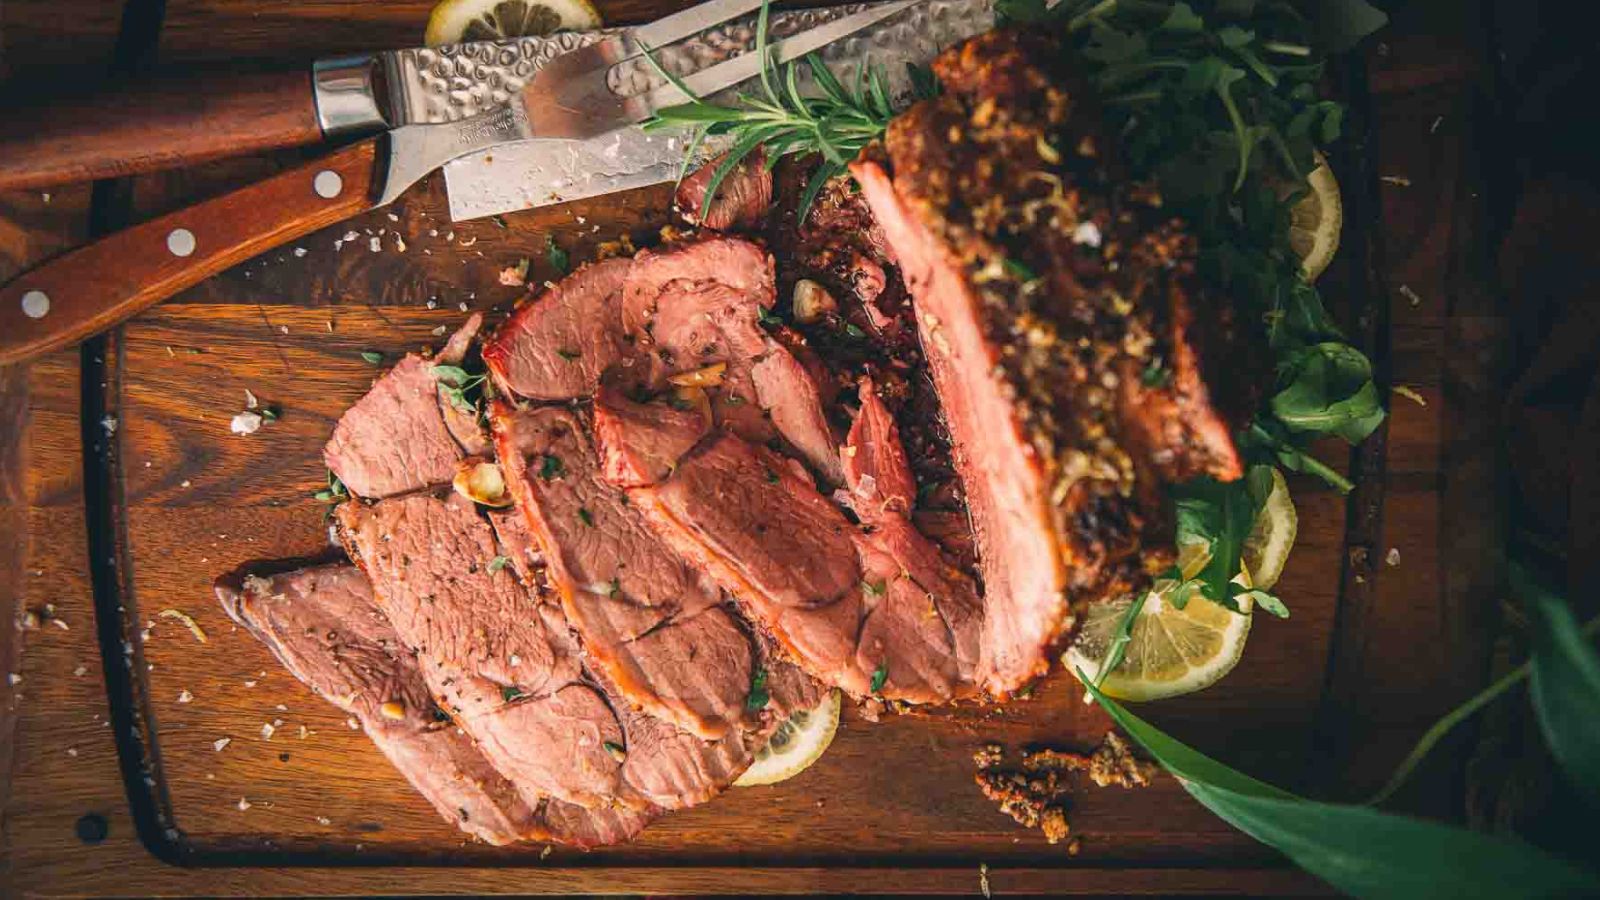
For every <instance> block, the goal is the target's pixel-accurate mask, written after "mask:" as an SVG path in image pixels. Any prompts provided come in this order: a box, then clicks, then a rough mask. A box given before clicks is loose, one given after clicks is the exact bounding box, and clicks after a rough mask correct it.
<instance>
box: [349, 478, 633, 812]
mask: <svg viewBox="0 0 1600 900" xmlns="http://www.w3.org/2000/svg"><path fill="white" fill-rule="evenodd" d="M337 518H338V521H339V524H340V528H341V530H342V533H343V539H344V542H345V547H346V549H347V550H349V552H350V555H351V558H352V559H354V560H356V561H357V562H358V563H359V564H360V565H361V567H362V569H363V570H364V571H365V572H366V573H367V576H368V577H369V578H371V579H372V583H373V587H374V592H375V594H376V596H377V598H378V604H379V607H380V608H381V609H382V610H383V611H384V613H385V615H386V616H387V617H388V618H389V621H390V622H392V623H393V624H394V627H395V631H396V632H397V633H398V634H399V635H400V637H401V640H403V641H404V642H405V644H406V645H407V646H408V647H410V648H411V649H412V650H414V651H415V652H416V654H417V660H418V663H419V665H420V666H421V668H422V671H423V674H424V676H425V677H426V678H427V681H428V685H429V687H430V688H431V689H432V690H433V693H434V696H435V697H436V698H438V699H439V701H440V702H441V704H443V706H444V707H445V710H446V711H447V712H448V713H450V714H451V716H452V717H454V718H455V720H456V721H457V722H458V723H459V724H460V725H461V726H462V728H464V729H465V730H466V731H467V733H468V734H470V735H472V737H473V738H474V739H475V740H477V742H478V744H479V746H480V747H482V748H483V751H484V753H485V754H486V755H487V756H488V757H489V759H490V761H491V762H492V763H493V764H494V766H495V768H497V769H499V770H500V771H502V772H504V773H505V774H506V776H507V777H509V778H510V779H511V780H512V781H513V782H515V783H516V784H517V785H518V786H519V787H522V788H524V789H525V790H533V791H536V792H537V794H538V795H545V796H552V797H557V798H559V799H562V800H565V801H567V802H570V803H576V804H578V805H580V806H585V807H590V808H594V807H600V806H606V805H610V803H611V801H612V799H613V798H615V797H617V796H618V795H619V794H620V793H621V791H620V783H619V779H620V768H621V767H620V765H619V764H618V763H617V761H616V760H615V759H613V758H612V756H611V754H610V753H609V752H607V750H606V748H605V743H606V742H607V741H611V742H613V743H615V742H617V741H618V740H620V737H621V731H620V727H619V726H618V724H617V722H616V720H615V717H614V716H613V715H612V713H611V710H610V709H609V707H607V705H606V703H605V702H604V700H603V699H602V698H601V697H600V696H599V695H598V694H597V693H596V692H595V691H594V690H593V689H591V688H589V687H586V686H583V685H579V684H576V682H577V681H578V678H579V674H580V661H579V651H578V647H577V645H576V643H575V642H574V641H573V640H572V638H571V636H570V635H569V634H568V632H567V629H566V625H565V622H564V621H563V620H562V617H561V613H560V611H559V610H558V609H555V608H554V607H551V606H548V605H546V604H541V603H539V602H537V600H535V599H534V597H533V596H531V595H530V594H529V592H528V591H527V590H526V589H525V588H524V587H523V586H522V585H520V584H519V583H518V582H517V580H516V578H515V576H514V575H513V573H511V572H508V571H506V569H504V568H499V569H496V568H495V567H493V566H491V565H490V563H491V562H492V561H493V560H494V559H495V558H496V557H498V556H501V555H502V552H501V547H500V545H499V544H498V543H497V542H496V541H495V538H494V533H493V531H492V530H491V528H490V527H489V524H488V523H487V522H485V521H484V520H483V519H482V518H481V517H479V516H478V514H477V512H476V511H475V510H474V509H473V507H472V504H471V503H470V502H468V501H466V500H465V499H463V498H461V497H460V496H459V495H456V494H450V495H448V496H446V497H443V498H441V497H439V496H436V495H434V494H431V493H419V494H411V495H407V496H404V497H397V498H392V499H389V500H385V501H381V502H379V503H376V504H371V505H368V504H364V503H359V502H350V503H346V504H344V505H343V506H341V507H339V509H338V512H337ZM552 741H554V742H555V745H556V746H560V747H562V752H561V753H560V754H551V753H550V752H549V749H550V745H551V742H552Z"/></svg>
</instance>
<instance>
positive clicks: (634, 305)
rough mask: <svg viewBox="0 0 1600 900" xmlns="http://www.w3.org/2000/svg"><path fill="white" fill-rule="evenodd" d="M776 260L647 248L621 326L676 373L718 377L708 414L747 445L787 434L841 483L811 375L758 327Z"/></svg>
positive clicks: (694, 248)
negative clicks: (710, 370)
mask: <svg viewBox="0 0 1600 900" xmlns="http://www.w3.org/2000/svg"><path fill="white" fill-rule="evenodd" d="M772 265H773V263H772V257H771V256H769V255H768V254H767V253H766V252H765V251H763V250H762V249H761V248H760V247H758V246H756V245H755V244H752V243H750V242H748V241H741V240H736V239H732V238H717V239H711V240H702V241H695V242H691V243H682V244H674V245H670V246H668V247H665V248H663V249H661V250H644V251H641V252H640V253H639V255H638V256H636V257H635V258H634V263H633V268H632V269H631V270H630V271H629V273H628V280H627V284H626V286H625V287H624V289H623V325H624V327H625V328H626V329H627V330H628V331H629V332H630V333H632V334H634V335H636V336H638V346H640V347H641V348H642V349H644V350H646V351H648V352H649V353H650V355H651V357H652V358H653V359H654V360H655V363H656V365H657V366H658V367H660V368H661V369H663V370H664V371H666V372H670V373H680V374H682V373H691V372H698V371H704V370H705V369H706V367H707V366H721V369H720V370H719V371H717V374H716V380H717V382H718V383H717V384H716V385H715V387H716V390H714V391H708V393H710V394H711V402H712V411H713V413H714V415H715V417H716V421H717V423H718V424H719V425H722V426H724V427H726V428H728V429H730V430H732V431H733V432H734V433H736V434H738V435H740V436H741V437H744V438H745V439H746V440H750V441H754V442H757V443H766V442H767V441H769V440H771V439H772V438H773V437H775V436H781V437H782V438H783V439H784V440H786V441H788V443H789V444H790V445H791V446H792V447H794V449H795V450H796V451H797V452H798V453H799V455H800V456H801V458H802V459H804V460H805V462H806V463H807V464H808V465H810V466H811V467H812V468H813V469H814V470H815V471H816V472H817V474H818V475H819V476H820V477H821V478H822V479H823V480H824V481H825V482H827V483H829V484H837V483H838V482H839V479H840V478H841V477H842V476H841V473H840V470H839V459H838V455H837V450H836V445H835V442H834V438H833V433H832V431H831V429H830V428H829V427H828V422H827V419H826V416H825V415H824V413H823V411H822V409H821V408H820V402H821V393H820V389H819V387H818V386H817V384H816V383H815V380H814V376H813V375H812V373H810V372H808V371H807V370H806V368H805V367H804V366H802V365H800V364H798V362H797V361H796V360H795V359H794V357H793V354H792V353H791V352H790V350H789V349H788V348H787V347H785V346H784V345H783V344H781V343H779V342H778V341H776V340H775V339H774V338H773V337H772V336H771V335H769V334H768V333H767V332H766V330H765V329H763V328H762V327H761V324H760V322H761V319H762V318H763V317H764V316H766V315H767V314H768V312H769V311H770V310H771V308H772V304H773V299H774V296H773V290H774V288H773V268H772Z"/></svg>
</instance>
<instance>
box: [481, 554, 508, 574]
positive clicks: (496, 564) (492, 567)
mask: <svg viewBox="0 0 1600 900" xmlns="http://www.w3.org/2000/svg"><path fill="white" fill-rule="evenodd" d="M509 565H511V557H509V556H496V557H495V558H494V559H491V560H489V565H488V567H487V568H488V570H489V574H491V575H492V574H494V573H495V572H498V571H500V570H501V569H504V568H505V567H506V566H509Z"/></svg>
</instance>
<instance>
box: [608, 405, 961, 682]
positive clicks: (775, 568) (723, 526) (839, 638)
mask: <svg viewBox="0 0 1600 900" xmlns="http://www.w3.org/2000/svg"><path fill="white" fill-rule="evenodd" d="M880 424H881V423H880ZM878 438H881V439H883V440H886V441H896V440H897V437H896V435H895V434H894V432H893V429H892V427H890V428H883V429H881V430H880V431H879V433H878V434H877V435H876V436H875V437H874V439H878ZM867 439H868V438H867V437H866V430H862V431H861V432H860V433H859V434H858V435H857V436H856V439H855V440H856V444H857V446H860V445H861V444H862V443H864V442H865V441H866V440H867ZM856 456H857V457H858V458H861V459H862V466H861V467H859V468H857V469H855V470H854V475H853V476H852V477H853V478H854V484H855V488H856V489H857V490H859V491H861V494H860V495H861V496H863V497H866V496H870V497H871V498H872V499H873V501H874V505H873V506H872V509H873V512H872V514H871V515H872V516H873V517H874V518H871V519H868V518H863V521H864V522H866V523H867V525H868V526H869V527H866V528H863V527H861V526H858V525H857V524H855V523H853V522H851V521H850V520H849V519H848V518H846V516H845V515H844V513H843V512H841V511H840V509H839V508H838V507H836V506H834V505H833V504H832V503H831V502H830V501H829V500H828V499H826V498H824V497H823V496H822V495H821V494H819V493H818V492H817V490H816V487H815V486H814V485H813V483H812V480H811V478H810V476H809V475H808V474H807V473H806V472H805V471H804V470H803V469H801V468H800V467H799V466H798V465H796V464H795V463H794V462H793V461H792V460H789V459H787V458H785V457H783V456H781V455H779V454H777V453H775V452H773V451H771V450H769V449H767V448H765V447H762V446H759V445H754V444H751V443H749V442H747V441H745V440H744V439H742V438H740V437H739V436H737V435H734V434H731V433H720V434H713V435H711V436H709V437H707V438H706V439H705V440H704V441H702V442H701V443H700V444H699V445H698V446H697V447H696V448H695V449H694V450H692V451H690V452H689V453H688V454H687V455H685V456H684V457H683V458H681V459H679V460H678V461H677V463H676V465H674V466H673V467H672V471H671V474H670V475H669V476H668V477H667V478H666V479H665V480H664V481H662V482H660V483H658V484H654V485H650V486H646V487H635V488H631V489H630V490H629V491H628V496H629V497H630V499H631V500H632V505H633V506H635V507H637V508H638V509H640V510H642V511H643V512H644V514H645V516H646V517H647V518H648V520H649V521H650V523H651V524H652V525H653V526H654V527H655V528H656V530H657V531H658V532H659V533H660V534H661V536H662V537H663V538H665V539H666V540H667V541H668V542H669V543H670V544H671V545H672V546H673V547H674V548H676V549H677V551H678V552H679V553H680V554H682V555H683V556H684V557H685V558H687V559H690V560H693V561H695V562H696V563H698V564H699V565H701V566H703V567H704V568H705V570H706V571H709V572H711V573H712V574H713V575H714V576H715V577H716V578H717V579H718V580H719V581H720V582H722V584H723V586H724V588H726V589H727V590H728V591H729V592H730V593H732V594H733V595H734V596H735V597H736V598H737V599H738V600H739V602H740V604H741V606H742V607H743V608H744V609H745V610H746V611H747V612H748V613H749V615H750V616H751V617H752V618H753V619H754V620H755V621H756V622H757V623H759V624H760V626H761V627H762V628H763V629H765V630H766V631H767V632H768V633H770V634H771V635H772V636H773V637H774V638H775V639H776V640H777V641H778V642H779V644H781V645H782V646H783V648H784V649H785V650H786V651H787V652H788V653H789V654H790V655H791V656H792V657H793V658H794V659H795V660H796V661H797V662H798V663H799V664H800V665H801V666H802V667H803V668H805V669H806V670H807V671H808V672H810V673H811V674H812V675H814V676H816V677H817V678H818V679H820V680H821V681H823V682H824V683H825V684H831V685H835V686H838V687H841V688H843V689H845V690H846V691H849V692H851V693H853V694H856V695H858V696H859V695H867V694H879V695H882V696H884V697H889V698H892V699H899V700H905V701H907V702H913V703H928V702H939V701H944V700H950V699H954V698H958V697H965V696H970V695H972V694H973V693H974V692H975V690H976V683H975V681H974V678H973V676H974V673H975V671H976V667H977V663H978V658H977V639H978V633H979V632H978V627H979V617H980V614H981V610H980V607H979V603H978V598H977V593H976V590H975V588H974V586H973V584H972V582H971V581H970V580H969V579H967V578H966V577H965V576H964V575H962V573H961V572H960V571H959V570H957V569H956V568H955V567H954V566H952V565H950V564H949V563H948V562H946V561H945V560H944V559H943V558H942V557H941V555H940V553H939V551H938V550H937V549H936V548H935V547H934V546H933V545H932V544H931V543H930V542H929V541H928V540H927V539H926V538H924V537H922V535H920V534H918V533H917V532H916V530H915V529H914V528H912V527H911V524H910V522H909V520H908V519H907V518H906V517H905V512H906V507H905V506H904V505H903V504H904V501H905V500H906V499H907V498H905V497H903V496H900V497H898V498H897V499H898V500H899V501H901V502H900V505H898V506H897V505H896V504H895V503H879V502H878V501H879V500H880V499H881V498H880V497H879V495H878V494H877V493H876V491H875V490H870V491H869V489H868V484H869V482H874V481H875V479H876V477H877V475H876V472H877V471H878V470H877V469H876V467H873V465H872V463H871V462H869V460H880V459H881V460H890V459H899V460H901V461H902V463H903V460H904V455H903V453H899V451H898V448H895V449H885V450H884V451H882V452H872V451H867V452H858V453H857V454H856ZM869 468H872V471H868V469H869ZM845 471H846V472H847V473H849V472H851V471H852V470H851V469H849V468H846V469H845ZM908 479H909V473H907V472H906V471H905V470H904V468H903V466H902V467H901V468H900V470H898V471H893V472H891V471H884V474H883V481H884V483H885V484H886V485H900V484H904V483H905V481H906V480H908ZM893 489H895V490H901V489H899V488H893ZM901 492H902V493H903V490H901ZM852 496H855V493H854V492H852Z"/></svg>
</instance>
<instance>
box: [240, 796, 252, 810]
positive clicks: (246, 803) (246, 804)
mask: <svg viewBox="0 0 1600 900" xmlns="http://www.w3.org/2000/svg"><path fill="white" fill-rule="evenodd" d="M249 808H250V801H249V800H246V799H245V798H243V797H240V798H239V811H240V812H244V811H245V810H247V809H249Z"/></svg>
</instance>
